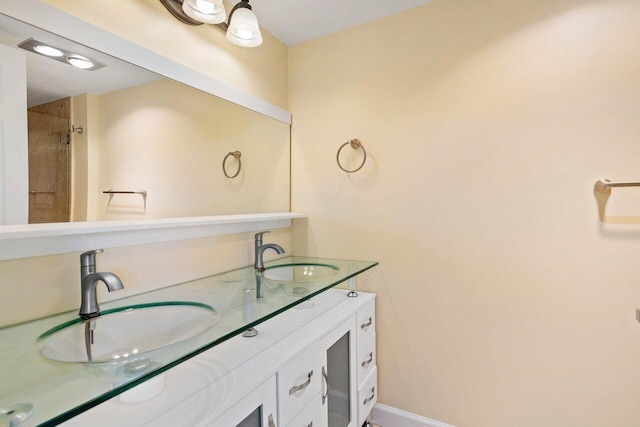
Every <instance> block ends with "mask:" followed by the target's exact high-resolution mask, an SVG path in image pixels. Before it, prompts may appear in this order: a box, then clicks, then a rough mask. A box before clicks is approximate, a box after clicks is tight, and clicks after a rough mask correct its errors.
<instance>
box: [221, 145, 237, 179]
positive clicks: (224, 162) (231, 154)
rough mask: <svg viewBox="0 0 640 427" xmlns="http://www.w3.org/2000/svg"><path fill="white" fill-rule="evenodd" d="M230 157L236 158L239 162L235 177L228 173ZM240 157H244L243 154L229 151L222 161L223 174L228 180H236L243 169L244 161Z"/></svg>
mask: <svg viewBox="0 0 640 427" xmlns="http://www.w3.org/2000/svg"><path fill="white" fill-rule="evenodd" d="M229 157H234V158H235V159H236V160H237V161H238V170H236V173H234V174H233V175H229V173H227V159H228V158H229ZM240 157H242V153H241V152H239V151H229V154H227V155H226V156H224V159H222V173H224V176H226V177H227V178H235V177H236V176H238V174H239V173H240V169H242V160H240Z"/></svg>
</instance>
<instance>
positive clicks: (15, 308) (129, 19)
mask: <svg viewBox="0 0 640 427" xmlns="http://www.w3.org/2000/svg"><path fill="white" fill-rule="evenodd" d="M49 3H51V4H53V5H54V6H58V7H60V8H61V9H63V10H66V11H67V12H69V13H72V14H76V15H77V16H79V17H81V18H83V19H85V20H87V21H89V22H91V23H93V24H95V25H98V26H101V27H103V28H105V29H107V30H109V31H112V32H114V33H117V34H119V35H121V36H124V37H126V38H129V39H131V40H132V41H134V42H136V43H138V44H140V45H142V46H145V47H147V48H149V49H152V50H155V51H157V52H159V53H161V54H164V55H165V56H169V57H171V58H172V59H174V60H177V61H179V62H183V63H185V64H187V65H189V66H191V67H193V68H196V69H198V70H200V71H202V72H204V73H207V74H210V75H212V76H214V77H216V78H218V79H220V80H222V81H225V82H226V83H229V84H231V85H233V86H236V87H238V88H240V89H243V90H245V91H248V92H250V93H253V94H254V95H256V96H260V97H262V98H264V99H266V100H268V101H270V102H272V103H275V104H277V105H279V106H281V107H286V100H287V87H286V78H287V76H286V73H287V59H286V47H285V46H284V45H283V44H281V43H280V42H279V41H277V40H275V39H274V38H273V37H271V36H269V35H268V34H265V33H264V32H263V37H264V38H265V42H264V44H263V46H261V47H259V48H256V49H242V48H236V47H235V46H232V45H230V44H229V43H228V42H227V41H226V39H224V34H223V33H222V32H220V31H218V30H217V29H215V28H204V26H203V27H191V26H187V25H183V24H181V23H180V22H178V21H177V20H175V18H173V17H171V15H169V13H168V12H167V11H166V10H165V9H164V7H163V6H162V5H161V4H160V2H158V1H157V0H141V1H137V0H136V1H129V0H117V1H94V0H92V1H86V0H82V1H72V0H69V1H49ZM143 13H148V16H146V17H142V14H143ZM181 41H182V42H191V43H194V45H193V47H192V48H190V49H185V48H184V46H183V45H181V44H180V43H179V42H181ZM89 102H90V103H93V105H94V107H93V109H92V111H95V109H96V107H95V103H96V102H97V100H96V98H95V97H89ZM96 119H97V117H95V114H93V115H92V114H91V112H89V116H88V117H87V126H86V129H87V131H88V134H90V132H91V129H92V128H93V129H95V126H93V123H95V121H96ZM92 152H95V150H90V152H89V154H88V156H89V162H95V161H96V159H92V158H91V156H92V154H91V153H92ZM218 167H219V166H218V160H216V161H215V168H218ZM88 178H89V183H90V185H94V184H93V183H97V182H98V179H99V177H98V176H97V174H96V173H94V172H93V171H91V170H90V171H88ZM95 185H97V184H95ZM151 196H153V195H151ZM99 209H100V207H99V206H95V203H92V200H89V207H88V215H89V216H91V215H95V214H96V212H97V211H98V210H99ZM268 240H269V241H272V242H275V243H278V244H280V245H282V246H283V247H284V248H285V249H286V250H287V252H290V250H289V249H290V248H291V233H290V230H289V229H280V230H274V232H273V234H270V235H269V238H268ZM78 255H79V253H70V254H64V255H57V256H47V257H37V258H27V259H19V260H13V261H2V262H0V278H1V280H0V294H1V295H2V298H1V299H0V308H1V310H0V327H1V326H4V325H9V324H14V323H18V322H22V321H26V320H29V319H34V318H37V317H41V316H46V315H49V314H53V313H58V312H61V311H65V310H75V309H77V308H78V307H79V304H80V288H79V287H80V278H79V274H80V270H79V268H80V267H79V262H80V260H79V257H78ZM267 256H268V257H269V258H272V255H271V254H268V255H267ZM252 262H253V233H242V234H237V235H232V236H222V237H216V238H204V239H193V240H185V241H181V242H170V243H162V244H154V245H144V246H131V247H123V248H114V249H108V250H106V251H105V253H103V254H100V255H98V269H99V270H102V271H113V272H114V273H116V274H118V275H119V276H120V277H121V278H122V279H123V282H124V284H125V287H126V289H125V290H124V291H120V292H117V293H113V294H108V293H107V292H106V290H105V289H100V290H99V293H100V300H103V301H106V300H109V299H115V298H122V297H125V296H128V295H132V294H134V293H139V292H144V291H147V290H150V289H154V288H158V287H162V286H167V285H170V284H174V283H179V282H181V281H185V280H190V279H195V278H198V277H202V276H205V275H208V274H214V273H218V272H223V271H227V270H230V269H233V268H237V267H241V266H246V265H250V264H251V263H252Z"/></svg>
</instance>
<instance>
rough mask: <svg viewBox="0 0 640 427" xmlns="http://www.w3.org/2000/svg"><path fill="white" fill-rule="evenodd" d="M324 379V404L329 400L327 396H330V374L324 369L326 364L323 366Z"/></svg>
mask: <svg viewBox="0 0 640 427" xmlns="http://www.w3.org/2000/svg"><path fill="white" fill-rule="evenodd" d="M322 379H323V380H324V383H325V384H326V385H325V387H326V390H327V392H326V393H323V394H322V404H323V405H324V402H326V401H327V396H329V375H327V371H326V370H325V369H324V366H323V367H322Z"/></svg>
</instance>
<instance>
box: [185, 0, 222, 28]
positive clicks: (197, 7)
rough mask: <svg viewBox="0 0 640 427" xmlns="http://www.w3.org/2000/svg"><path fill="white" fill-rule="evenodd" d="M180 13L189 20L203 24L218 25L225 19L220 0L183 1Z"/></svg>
mask: <svg viewBox="0 0 640 427" xmlns="http://www.w3.org/2000/svg"><path fill="white" fill-rule="evenodd" d="M182 11H183V12H184V13H185V14H186V15H187V16H188V17H189V18H191V19H195V20H196V21H199V22H202V23H205V24H220V23H222V22H224V20H225V19H227V12H226V11H225V10H224V5H223V4H222V0H184V1H183V2H182Z"/></svg>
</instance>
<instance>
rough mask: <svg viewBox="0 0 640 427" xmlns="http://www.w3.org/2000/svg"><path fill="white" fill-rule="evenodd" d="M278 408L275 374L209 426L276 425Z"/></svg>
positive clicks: (265, 426) (250, 426)
mask: <svg viewBox="0 0 640 427" xmlns="http://www.w3.org/2000/svg"><path fill="white" fill-rule="evenodd" d="M276 410H277V406H276V378H275V376H274V377H271V378H270V379H269V380H267V381H266V382H265V383H264V384H262V385H261V386H259V387H258V388H256V389H255V390H254V391H252V392H251V393H250V394H249V395H248V396H246V397H244V398H243V399H242V400H241V401H240V402H238V403H236V404H235V405H234V406H233V407H232V408H231V409H229V410H228V411H227V412H225V413H224V414H223V415H221V416H219V417H218V418H216V419H215V420H214V421H213V422H212V423H210V424H209V425H208V427H229V426H237V427H276V423H275V419H276V414H277V413H276Z"/></svg>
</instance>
